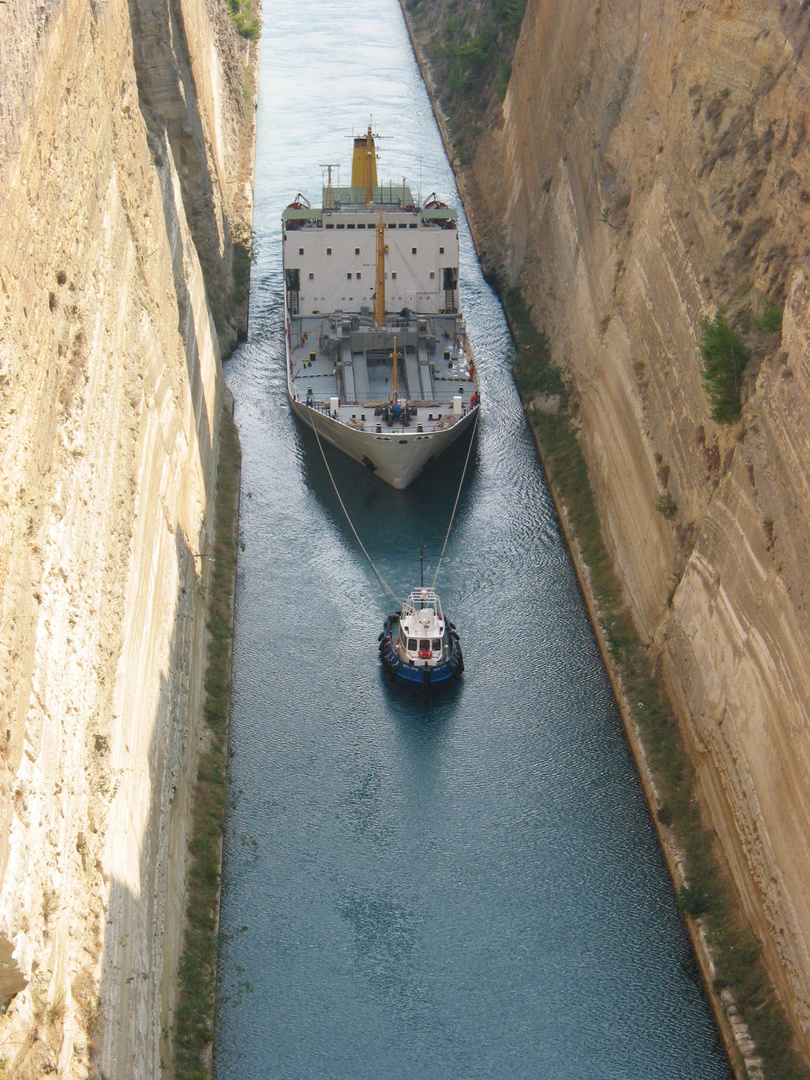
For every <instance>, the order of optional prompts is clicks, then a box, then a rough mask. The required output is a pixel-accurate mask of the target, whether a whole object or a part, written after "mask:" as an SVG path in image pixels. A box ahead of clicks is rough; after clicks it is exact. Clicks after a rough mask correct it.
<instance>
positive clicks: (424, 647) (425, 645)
mask: <svg viewBox="0 0 810 1080" xmlns="http://www.w3.org/2000/svg"><path fill="white" fill-rule="evenodd" d="M419 648H420V650H421V651H422V652H428V651H429V650H430V642H429V641H428V640H427V638H425V639H422V638H420V639H419Z"/></svg>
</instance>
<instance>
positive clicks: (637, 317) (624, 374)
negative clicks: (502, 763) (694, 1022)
mask: <svg viewBox="0 0 810 1080" xmlns="http://www.w3.org/2000/svg"><path fill="white" fill-rule="evenodd" d="M441 3H442V0H436V6H437V7H438V8H441ZM806 6H807V5H805V4H801V3H799V2H796V0H794V2H790V0H787V2H776V0H742V2H738V3H730V2H728V0H697V2H689V3H687V2H675V3H669V4H653V5H650V4H642V3H639V2H638V0H620V2H618V3H609V4H608V3H600V2H597V0H573V2H572V3H569V4H564V5H561V4H558V3H553V2H551V0H529V3H528V5H527V9H526V15H525V18H524V23H523V28H522V33H521V37H520V40H519V42H518V47H517V51H516V54H515V58H514V64H513V69H512V75H511V80H510V83H509V87H508V91H507V93H506V98H505V101H504V103H503V108H502V110H500V111H499V112H498V114H497V116H495V118H494V120H493V122H492V123H490V124H489V126H488V127H487V128H486V130H485V131H484V132H483V134H482V135H481V137H480V138H479V140H478V142H477V145H476V150H475V155H474V159H473V162H472V166H471V168H470V169H469V170H467V171H466V172H465V173H464V176H463V179H464V180H465V182H466V187H467V191H468V196H469V201H470V207H471V210H472V216H473V219H474V223H475V226H476V231H477V234H478V237H479V241H480V248H481V250H482V253H483V256H484V260H485V265H486V266H487V267H488V269H489V270H490V272H491V273H493V274H494V275H496V276H499V277H500V278H501V280H502V281H503V282H504V283H505V284H516V283H519V284H520V285H521V286H522V288H523V289H524V292H525V294H526V296H527V298H528V300H529V302H530V304H531V307H532V310H533V315H534V318H535V321H536V323H537V325H538V326H540V327H541V328H542V329H543V330H544V331H545V332H546V333H547V334H548V336H549V338H550V342H551V349H552V354H553V358H554V360H555V362H556V363H557V364H559V365H560V367H561V368H562V370H563V373H564V377H565V379H566V382H567V384H568V387H569V391H570V400H571V401H572V403H573V408H574V411H575V415H576V419H577V423H578V426H579V427H580V428H581V442H582V447H583V450H584V452H585V456H586V460H587V463H588V467H589V471H590V475H591V480H592V483H593V487H594V490H595V493H596V498H597V501H598V506H599V511H600V515H601V519H602V522H603V532H604V537H605V540H606V542H607V544H608V547H609V549H610V553H611V555H612V558H613V562H614V564H615V566H616V568H617V570H618V572H619V574H620V576H621V580H622V582H623V586H624V594H625V597H626V601H627V604H628V606H629V607H630V610H631V611H632V614H633V618H634V620H635V623H636V626H637V628H638V629H639V631H640V632H641V634H642V636H643V637H644V639H645V640H646V641H648V642H649V643H650V644H651V645H652V649H653V657H656V656H657V657H658V658H659V659H660V664H661V669H662V671H663V672H664V675H665V677H666V681H667V683H668V685H669V689H670V691H671V695H672V698H673V701H674V702H675V704H676V707H677V711H678V714H679V717H680V720H681V723H682V726H683V730H684V732H685V734H686V737H687V742H688V746H689V749H690V752H691V755H692V757H693V759H694V761H695V764H696V766H697V771H698V776H699V782H700V789H701V792H702V796H703V799H704V803H705V807H706V811H707V817H708V819H709V821H710V823H711V826H712V827H713V828H714V830H715V831H716V833H717V836H718V840H719V844H720V849H721V851H722V854H723V856H724V857H725V860H726V861H727V863H728V866H729V869H730V872H731V874H732V875H733V878H734V881H735V884H736V887H737V890H738V893H739V897H740V902H741V906H742V909H743V911H744V915H745V917H746V918H747V919H748V920H750V922H751V924H752V926H753V927H754V928H755V930H756V932H757V934H758V936H759V938H760V940H761V942H762V944H763V947H764V950H765V955H766V958H767V961H768V965H769V968H770V970H771V972H772V974H773V977H774V980H775V982H776V985H777V987H778V990H779V992H780V995H781V997H782V998H783V1000H784V1002H785V1004H786V1006H787V1008H788V1011H789V1013H790V1015H791V1017H792V1020H793V1024H794V1028H795V1031H796V1033H797V1037H798V1039H799V1040H800V1041H801V1042H803V1045H804V1049H805V1052H806V1053H810V947H809V946H810V890H808V888H807V881H808V880H810V782H808V776H810V715H809V714H810V664H808V662H807V656H808V655H810V619H809V618H808V606H807V600H808V597H807V593H808V585H807V572H808V556H810V498H809V497H808V496H809V495H810V492H809V491H808V479H807V478H808V476H809V475H810V435H809V434H808V432H810V425H808V420H810V382H808V377H809V376H810V367H808V355H810V353H809V352H808V344H809V343H808V327H809V326H810V309H808V301H809V300H810V270H808V264H807V262H806V259H807V256H808V248H807V240H806V229H807V225H808V222H810V147H808V141H807V102H808V100H810V95H809V92H810V60H808V52H807V48H806V47H807V44H808V41H809V40H810V12H807V11H806V10H805V9H806ZM768 300H770V301H771V302H777V303H782V302H784V305H785V310H784V323H783V330H782V335H781V339H780V337H779V335H778V334H777V335H768V334H764V333H759V332H758V331H757V330H756V329H755V327H754V325H753V323H752V321H751V318H752V317H754V316H757V315H758V314H760V313H761V312H762V311H763V309H764V307H765V306H766V302H767V301H768ZM721 307H724V308H726V309H728V311H729V314H730V317H731V318H732V320H733V321H737V322H738V323H739V325H740V326H741V327H742V328H743V330H744V332H745V333H746V336H747V338H748V340H749V342H751V343H752V344H753V345H754V357H753V359H752V361H751V363H750V365H749V368H748V370H747V372H746V377H745V381H744V385H743V387H742V396H743V402H744V404H743V416H742V421H741V422H740V423H738V424H735V425H732V426H731V427H722V426H719V425H717V424H715V423H713V421H712V419H711V417H710V413H709V407H708V403H707V399H706V395H705V392H704V387H703V383H702V372H701V368H702V361H701V355H700V351H699V344H700V335H701V330H700V324H701V319H703V318H705V317H713V315H714V313H715V312H716V311H717V310H718V309H719V308H721ZM662 495H665V496H668V505H669V506H673V507H674V508H675V513H674V516H673V517H672V518H671V519H669V518H667V517H666V516H664V515H663V514H662V513H660V512H658V511H657V509H656V501H657V500H658V499H659V496H662ZM659 505H660V501H659Z"/></svg>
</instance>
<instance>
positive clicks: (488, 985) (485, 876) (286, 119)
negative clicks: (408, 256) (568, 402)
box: [215, 0, 729, 1080]
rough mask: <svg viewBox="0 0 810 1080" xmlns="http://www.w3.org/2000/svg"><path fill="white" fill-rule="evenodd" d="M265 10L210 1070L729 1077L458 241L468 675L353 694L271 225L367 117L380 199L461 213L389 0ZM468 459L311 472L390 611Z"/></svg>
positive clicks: (362, 592) (450, 597)
mask: <svg viewBox="0 0 810 1080" xmlns="http://www.w3.org/2000/svg"><path fill="white" fill-rule="evenodd" d="M263 14H264V38H263V42H262V67H261V88H260V103H259V116H258V145H257V159H256V203H255V221H254V227H255V233H256V238H255V243H256V250H257V259H256V263H255V266H254V270H253V281H252V298H251V311H252V315H251V326H250V339H249V342H248V343H247V344H246V345H245V346H244V347H243V348H241V349H240V350H239V351H238V353H236V354H235V356H234V357H233V358H232V359H231V360H230V361H228V363H227V365H226V373H227V378H228V382H229V385H230V386H231V389H232V390H233V392H234V395H235V397H236V417H237V422H238V425H239V430H240V434H241V439H242V450H243V479H242V485H243V487H242V510H241V542H242V544H243V551H242V552H241V553H240V563H239V575H238V592H237V622H236V654H235V677H234V706H233V715H232V726H231V753H232V758H231V762H230V769H231V772H230V785H231V798H230V805H229V811H228V818H227V831H226V837H225V886H224V892H223V904H222V929H223V934H224V935H225V936H224V941H223V946H222V955H221V972H220V977H221V997H220V1007H219V1016H218V1024H217V1038H216V1045H215V1065H216V1073H217V1076H218V1077H219V1080H226V1078H227V1080H237V1078H238V1080H265V1078H268V1080H270V1078H272V1080H282V1078H285V1080H286V1078H289V1080H303V1078H313V1080H314V1078H318V1080H326V1078H335V1080H364V1078H390V1080H405V1078H413V1080H434V1078H435V1080H467V1078H477V1077H494V1078H507V1077H510V1078H511V1077H526V1078H549V1080H552V1078H553V1080H569V1078H570V1080H574V1078H576V1080H619V1078H627V1080H647V1078H649V1080H653V1078H654V1080H677V1078H683V1080H714V1078H718V1080H726V1078H728V1076H729V1070H728V1066H727V1064H726V1062H725V1059H724V1056H723V1053H722V1050H721V1048H720V1045H719V1042H718V1038H717V1035H716V1032H715V1029H714V1026H713V1021H712V1018H711V1013H710V1010H709V1008H708V1005H707V1003H706V1000H705V997H704V994H703V991H702V987H701V984H700V979H699V976H698V974H697V971H696V969H695V965H694V962H693V959H692V956H691V953H690V949H689V946H688V942H687V940H686V937H685V934H684V931H683V928H682V925H681V922H680V919H679V917H678V913H677V910H676V906H675V901H674V897H673V895H672V889H671V886H670V883H669V879H668V877H667V874H666V871H665V868H664V865H663V862H662V859H661V856H660V853H659V851H658V848H657V845H656V840H655V835H654V832H653V829H652V825H651V822H650V819H649V815H648V812H647V809H646V806H645V803H644V800H643V796H642V792H641V788H640V785H639V782H638V778H637V776H636V774H635V771H634V768H633V764H632V760H631V758H630V754H629V751H628V748H627V745H626V741H625V738H624V734H623V731H622V728H621V724H620V720H619V717H618V714H617V710H616V707H615V704H614V702H613V699H612V696H611V692H610V687H609V685H608V682H607V679H606V676H605V673H604V670H603V668H602V666H601V663H600V658H599V654H598V651H597V649H596V646H595V644H594V640H593V636H592V633H591V630H590V627H589V624H588V621H587V618H586V613H585V610H584V607H583V603H582V599H581V596H580V594H579V590H578V587H577V583H576V579H575V576H574V573H573V570H572V567H571V563H570V560H569V557H568V554H567V552H566V549H565V546H564V544H563V542H562V539H561V536H560V531H559V526H558V523H557V520H556V518H555V515H554V511H553V507H552V504H551V501H550V498H549V495H548V492H547V489H546V485H545V481H544V478H543V474H542V471H541V469H540V466H539V464H538V460H537V455H536V452H535V449H534V446H533V444H532V442H531V439H530V437H529V435H528V433H527V430H526V426H525V424H524V420H523V415H522V411H521V408H520V405H519V402H518V399H517V395H516V393H515V389H514V386H513V384H512V381H511V376H510V350H511V345H510V341H509V336H508V332H507V329H506V326H505V323H504V320H503V316H502V313H501V310H500V308H499V306H498V303H497V301H496V299H495V297H494V296H493V294H492V293H491V291H490V290H489V288H488V286H487V285H486V284H485V282H484V281H483V279H482V277H481V273H480V270H479V267H478V265H477V263H476V261H475V256H474V251H473V248H472V244H471V242H470V238H469V234H468V232H467V229H466V225H465V224H464V223H463V222H462V232H461V245H462V282H463V286H462V302H463V307H464V310H465V311H466V313H467V316H468V323H469V331H470V337H471V340H472V343H473V347H474V350H475V353H476V355H477V357H478V362H479V373H480V377H481V383H482V390H483V401H484V411H483V414H482V419H481V424H480V427H479V432H478V436H477V440H476V442H475V444H474V446H473V450H472V455H471V459H470V465H469V470H468V474H467V478H466V480H465V485H464V490H463V492H462V495H461V499H460V502H459V508H458V512H457V517H456V522H455V525H454V529H453V533H452V536H451V540H450V544H449V547H448V552H447V555H446V557H445V561H444V563H443V564H442V569H441V576H440V578H439V581H438V583H437V588H438V590H439V592H440V594H441V596H442V598H443V600H444V605H445V609H446V610H447V611H448V613H449V614H450V617H451V618H452V619H453V620H454V622H455V623H456V624H457V626H458V628H459V632H460V634H461V639H462V644H463V646H464V655H465V660H466V663H467V671H466V673H465V676H464V678H463V680H462V682H461V683H460V684H457V685H455V686H454V687H453V688H452V689H451V690H450V691H449V692H447V693H445V694H444V695H443V696H442V697H441V698H440V699H438V700H436V701H435V702H434V704H433V705H432V706H431V707H430V708H429V709H425V708H424V707H423V706H422V705H420V703H419V702H418V701H417V700H416V699H414V698H411V697H409V696H407V695H403V694H402V693H401V692H399V691H398V690H397V689H396V688H395V687H391V686H389V684H388V683H387V681H386V680H385V679H384V678H383V677H382V674H381V672H380V670H379V662H378V658H377V648H376V644H377V634H378V632H379V630H380V627H381V622H382V618H383V615H384V614H385V612H386V611H387V610H388V609H389V606H390V603H391V602H390V600H388V599H386V596H385V594H384V592H383V590H382V588H381V587H380V585H379V583H378V582H377V580H376V578H375V577H374V574H373V572H372V571H371V569H370V567H369V566H368V564H367V563H366V561H365V559H364V558H363V556H362V554H361V552H360V551H359V549H358V547H357V544H356V542H355V540H354V538H353V536H352V535H351V532H350V530H349V528H348V526H347V524H346V522H345V519H344V518H343V516H342V512H341V510H340V507H339V504H338V501H337V499H336V497H335V494H334V492H333V490H332V487H331V484H330V481H329V477H328V475H327V472H326V469H325V467H324V463H323V460H322V459H321V455H320V452H319V449H318V447H317V445H316V444H315V443H314V441H313V439H312V436H311V435H310V434H309V433H307V432H305V431H303V430H302V429H301V427H300V426H299V425H298V424H297V423H296V422H295V420H294V418H293V417H292V416H291V413H290V410H289V408H288V406H287V402H286V397H285V386H284V361H283V333H282V311H281V306H280V301H279V296H280V289H281V251H280V236H279V215H280V212H281V209H282V208H283V207H284V206H285V205H286V204H287V203H288V202H290V201H292V199H293V197H294V196H295V194H296V193H297V192H298V191H303V192H304V194H306V195H308V196H309V197H310V198H312V199H313V201H316V200H318V199H319V196H320V169H319V165H320V164H321V163H323V162H332V161H338V160H341V161H345V162H348V156H349V146H350V144H349V142H348V140H347V139H346V136H347V135H349V134H350V133H351V131H352V127H354V130H355V131H361V130H363V129H364V128H365V126H366V125H367V124H368V120H369V115H370V114H373V120H374V126H375V128H376V129H377V130H378V131H379V132H380V133H381V134H383V135H390V136H391V138H390V139H389V140H384V141H383V142H382V149H381V155H382V160H381V162H380V169H381V174H382V177H385V178H387V177H389V176H390V177H392V178H393V180H394V181H395V182H400V183H401V180H402V176H403V175H405V176H407V177H408V183H409V184H410V185H411V186H412V187H413V188H414V189H415V190H418V189H419V188H420V187H421V189H422V194H423V197H424V198H427V196H428V195H429V194H430V193H431V192H432V191H433V190H437V191H438V193H439V196H440V197H442V196H443V197H445V198H446V200H447V201H449V202H452V203H453V204H455V205H458V198H457V195H456V192H455V188H454V185H453V178H452V173H451V171H450V169H449V166H448V164H447V162H446V160H445V158H444V155H443V151H442V147H441V143H440V140H439V136H438V132H437V130H436V127H435V124H434V122H433V118H432V116H431V113H430V108H429V104H428V101H427V98H426V95H425V91H424V88H423V86H422V83H421V80H420V77H419V73H418V69H417V68H416V65H415V63H414V60H413V57H412V54H411V52H410V48H409V44H408V40H407V35H406V33H405V29H404V26H403V24H402V21H401V16H400V13H399V8H398V5H397V3H396V0H357V2H355V3H354V4H352V5H350V6H347V5H338V4H337V3H334V2H332V0H324V2H321V3H315V2H313V0H299V2H298V3H295V4H293V3H291V2H289V0H279V2H276V3H272V4H271V3H266V4H265V10H264V13H263ZM341 176H342V178H345V177H347V176H348V168H346V169H345V170H341ZM466 450H467V443H466V441H464V442H463V443H462V444H461V445H459V446H456V447H454V448H453V449H452V450H451V451H450V452H449V454H448V455H446V456H445V457H444V458H443V459H441V462H440V464H439V465H438V466H435V467H433V469H432V470H431V471H430V472H429V473H426V474H425V475H424V476H423V477H422V478H420V479H419V480H418V481H417V482H415V483H414V484H413V485H412V486H411V487H410V488H409V489H408V490H407V491H404V492H396V491H393V490H392V489H389V488H387V487H385V486H383V485H382V484H381V483H380V482H379V481H378V480H375V478H374V477H372V476H371V475H369V474H368V473H366V472H365V471H364V470H362V469H361V468H359V467H358V466H355V465H354V464H353V463H352V462H349V461H348V460H347V459H344V458H342V457H339V456H337V455H336V454H335V453H334V452H332V451H330V450H327V454H328V455H329V461H330V465H331V467H332V469H333V471H334V472H335V475H336V477H337V478H338V484H339V486H340V490H341V495H342V496H343V498H344V500H345V501H346V504H347V507H348V509H349V512H350V514H351V516H352V519H353V520H354V522H355V524H356V526H357V528H358V531H359V533H360V535H361V537H362V539H363V542H364V543H365V544H366V546H367V547H368V549H369V552H370V553H371V554H372V557H373V558H374V560H375V562H376V563H377V565H378V566H379V568H380V570H381V571H382V573H383V575H384V576H385V578H386V579H387V580H388V581H389V582H390V584H391V586H392V588H393V589H394V591H395V592H397V593H398V595H399V596H400V597H402V596H403V595H405V594H406V593H407V591H408V590H409V589H410V588H411V587H412V586H413V585H415V584H417V583H418V578H419V546H420V543H422V542H423V543H424V544H425V545H426V547H427V550H428V561H429V562H430V564H431V566H435V562H436V558H437V556H438V552H439V550H440V548H441V543H442V540H443V537H444V532H445V529H446V527H447V523H448V521H449V517H450V513H451V510H452V503H453V499H454V497H455V493H456V490H457V486H458V483H459V480H460V477H461V471H462V468H463V464H464V457H465V454H466Z"/></svg>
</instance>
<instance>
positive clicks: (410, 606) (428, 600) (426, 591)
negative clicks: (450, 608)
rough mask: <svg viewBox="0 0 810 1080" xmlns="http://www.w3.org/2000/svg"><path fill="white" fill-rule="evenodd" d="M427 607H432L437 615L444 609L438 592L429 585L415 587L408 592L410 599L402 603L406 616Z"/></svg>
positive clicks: (403, 614) (403, 612)
mask: <svg viewBox="0 0 810 1080" xmlns="http://www.w3.org/2000/svg"><path fill="white" fill-rule="evenodd" d="M425 608H432V609H433V610H434V611H435V612H436V614H437V615H440V614H441V610H442V605H441V601H440V600H439V595H438V593H437V592H436V590H435V589H431V588H429V587H427V586H425V587H423V588H419V589H414V590H413V592H411V593H409V594H408V599H407V600H406V601H405V603H404V604H403V605H402V616H403V618H404V617H405V616H406V615H414V614H415V613H416V612H417V611H423V610H424V609H425Z"/></svg>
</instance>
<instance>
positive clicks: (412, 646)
mask: <svg viewBox="0 0 810 1080" xmlns="http://www.w3.org/2000/svg"><path fill="white" fill-rule="evenodd" d="M408 652H416V638H412V637H409V638H408Z"/></svg>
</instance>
